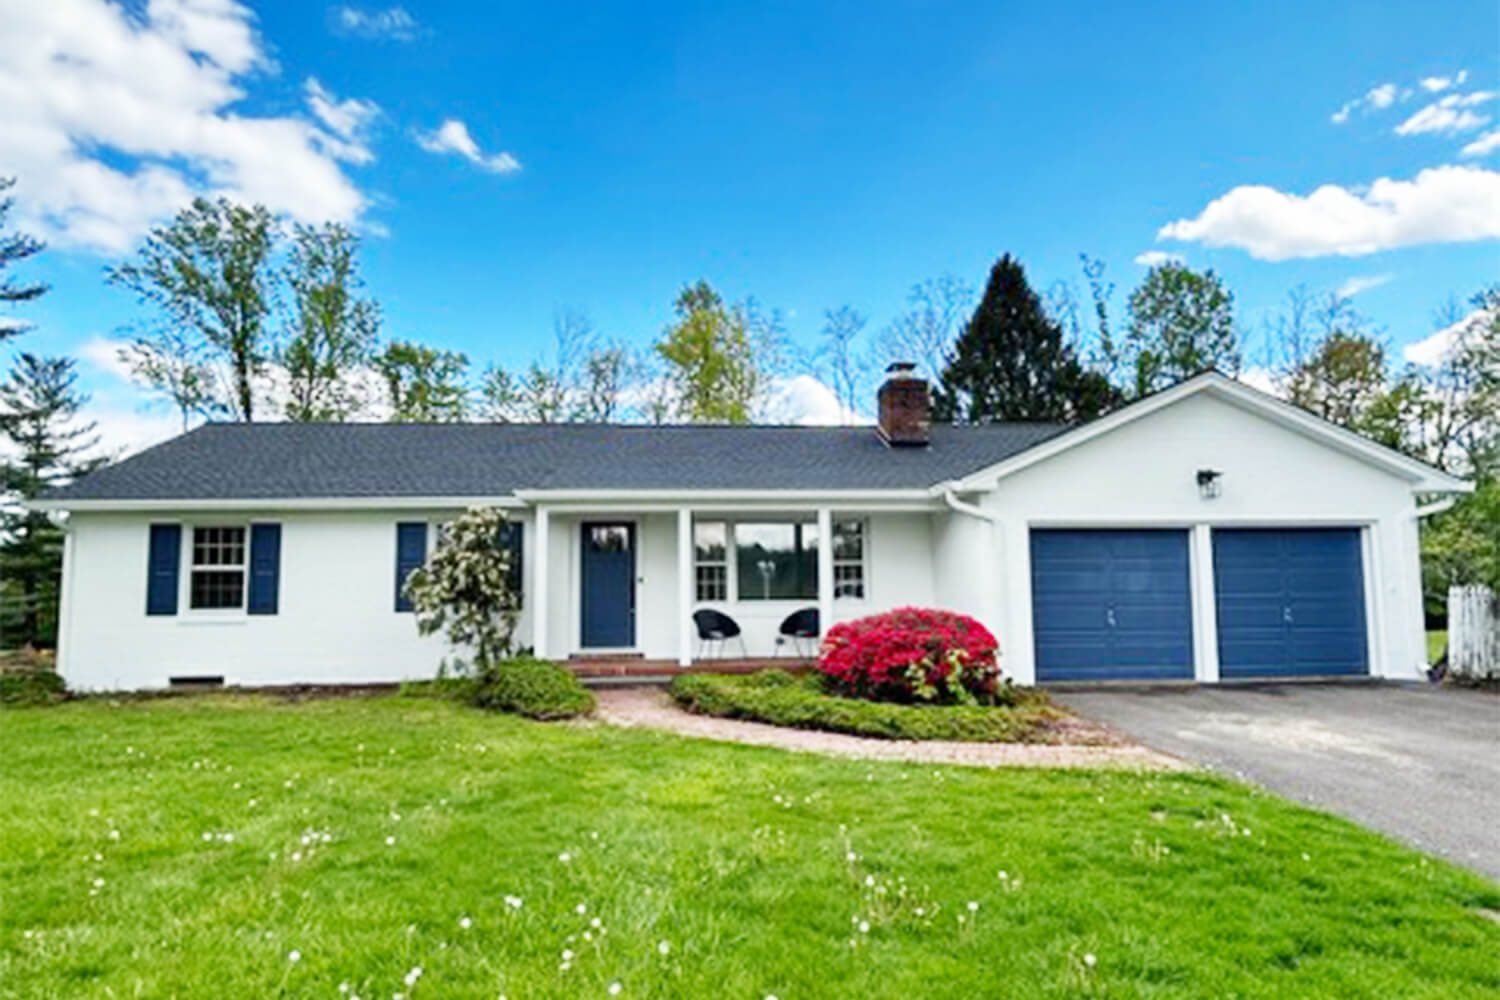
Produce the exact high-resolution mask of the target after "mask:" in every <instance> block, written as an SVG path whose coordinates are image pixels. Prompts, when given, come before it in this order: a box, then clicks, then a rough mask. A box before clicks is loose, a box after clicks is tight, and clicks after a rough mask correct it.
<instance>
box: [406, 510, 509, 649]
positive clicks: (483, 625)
mask: <svg viewBox="0 0 1500 1000" xmlns="http://www.w3.org/2000/svg"><path fill="white" fill-rule="evenodd" d="M505 523H506V520H505V514H504V512H503V511H501V510H499V509H497V508H494V507H473V508H470V509H469V510H467V511H465V512H464V513H463V514H462V515H460V516H459V517H457V518H455V519H454V520H452V521H450V522H449V523H448V524H446V525H444V526H443V528H442V531H441V532H440V533H439V537H438V544H437V547H436V548H434V549H433V551H432V554H431V555H430V556H428V557H427V562H426V563H425V564H423V565H422V566H421V567H419V568H417V569H415V570H413V571H412V573H411V575H410V576H409V577H407V580H406V595H407V596H408V597H409V598H411V603H412V608H413V610H415V611H416V615H417V630H418V631H420V632H421V633H422V634H423V635H431V634H433V633H434V632H442V633H444V634H445V635H446V636H447V639H448V642H449V643H450V644H452V645H453V646H454V647H455V648H457V649H466V650H472V651H473V654H474V666H475V667H476V669H477V672H478V673H481V674H482V673H485V672H487V671H489V670H491V669H493V668H494V666H495V665H496V664H498V663H499V662H500V661H501V660H503V659H505V658H506V657H508V656H510V655H511V653H512V652H513V641H514V637H515V632H516V623H517V621H518V620H519V619H520V616H521V595H520V593H519V592H518V591H516V590H515V589H513V588H512V587H511V585H510V552H509V550H508V549H507V548H506V547H505V546H504V545H502V544H501V542H500V538H501V533H502V532H503V531H504V528H505ZM454 662H455V664H456V665H457V666H458V667H459V668H460V669H463V668H464V667H465V663H464V661H463V660H461V659H459V658H457V657H455V659H454Z"/></svg>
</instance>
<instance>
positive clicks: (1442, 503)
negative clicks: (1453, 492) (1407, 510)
mask: <svg viewBox="0 0 1500 1000" xmlns="http://www.w3.org/2000/svg"><path fill="white" fill-rule="evenodd" d="M1456 503H1458V497H1456V496H1448V497H1444V498H1443V499H1441V500H1434V501H1433V502H1432V503H1430V504H1425V505H1424V506H1421V507H1418V508H1417V509H1416V510H1414V511H1412V515H1411V517H1412V520H1413V521H1420V520H1422V519H1423V518H1424V517H1431V516H1432V515H1434V514H1441V513H1442V512H1443V511H1445V510H1449V509H1450V508H1452V506H1453V505H1454V504H1456Z"/></svg>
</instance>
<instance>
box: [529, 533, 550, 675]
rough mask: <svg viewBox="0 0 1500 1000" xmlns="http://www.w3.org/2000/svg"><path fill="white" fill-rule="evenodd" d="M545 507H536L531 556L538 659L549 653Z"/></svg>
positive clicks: (533, 627) (533, 641)
mask: <svg viewBox="0 0 1500 1000" xmlns="http://www.w3.org/2000/svg"><path fill="white" fill-rule="evenodd" d="M550 520H551V519H550V518H549V517H548V516H547V508H546V507H543V506H540V505H538V506H537V508H536V522H535V525H536V543H535V545H534V546H533V548H534V549H535V554H534V555H533V556H532V557H531V565H532V570H531V589H532V595H531V648H532V650H533V651H534V652H535V654H536V658H537V659H538V660H545V659H547V657H548V656H550V655H551V645H550V644H549V643H548V642H547V590H548V586H549V584H548V582H547V563H548V562H549V561H550V560H551V558H552V531H551V526H550Z"/></svg>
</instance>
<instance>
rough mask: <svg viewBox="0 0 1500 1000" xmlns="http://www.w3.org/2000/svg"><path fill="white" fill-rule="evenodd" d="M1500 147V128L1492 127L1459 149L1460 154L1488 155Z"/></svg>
mask: <svg viewBox="0 0 1500 1000" xmlns="http://www.w3.org/2000/svg"><path fill="white" fill-rule="evenodd" d="M1497 149H1500V128H1497V129H1491V130H1490V131H1488V132H1486V133H1484V135H1481V136H1479V137H1478V138H1476V139H1475V140H1474V141H1473V142H1470V143H1469V144H1468V145H1467V146H1465V147H1464V148H1463V149H1460V150H1459V151H1458V155H1459V156H1488V155H1489V154H1491V153H1493V152H1495V151H1496V150H1497Z"/></svg>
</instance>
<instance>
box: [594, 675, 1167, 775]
mask: <svg viewBox="0 0 1500 1000" xmlns="http://www.w3.org/2000/svg"><path fill="white" fill-rule="evenodd" d="M594 693H595V695H596V696H597V697H598V699H599V712H598V714H599V718H600V719H602V720H604V721H605V722H607V723H609V724H611V725H615V726H641V727H643V728H646V729H662V730H666V731H668V732H672V733H677V734H678V735H679V736H696V737H699V738H701V739H708V740H721V741H724V742H729V743H748V744H751V745H752V746H762V747H779V748H780V749H782V750H801V751H807V752H811V753H824V754H832V755H835V756H840V757H858V758H862V759H866V760H896V761H907V762H909V763H923V764H966V765H969V766H972V767H1122V768H1136V769H1143V770H1155V771H1174V770H1182V769H1185V768H1186V765H1185V764H1183V763H1182V762H1181V761H1179V760H1177V758H1175V757H1168V756H1167V755H1166V754H1161V753H1157V752H1156V751H1154V750H1149V749H1147V748H1146V747H1143V746H1140V745H1138V744H1134V743H1128V742H1125V741H1124V740H1121V739H1119V738H1118V737H1114V736H1113V735H1112V734H1110V742H1109V743H1108V744H1107V745H1102V746H1101V745H1090V746H1079V745H1072V744H1063V745H1048V744H1027V743H949V742H940V741H932V742H922V743H915V742H909V741H904V740H879V739H871V738H869V737H864V736H848V735H845V734H843V733H824V732H818V731H816V730H811V729H788V728H784V727H782V726H771V725H767V724H765V723H761V722H743V721H740V720H738V719H719V718H715V717H714V716H710V715H694V714H692V713H691V712H686V711H683V710H682V709H681V708H678V707H677V705H676V703H675V702H673V701H672V699H671V698H670V697H669V696H668V695H667V693H666V692H665V691H663V690H661V689H659V688H636V687H627V688H606V689H603V690H596V691H595V692H594ZM1091 736H1093V737H1094V738H1095V739H1098V737H1099V736H1100V733H1099V732H1098V731H1094V732H1092V733H1091Z"/></svg>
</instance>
